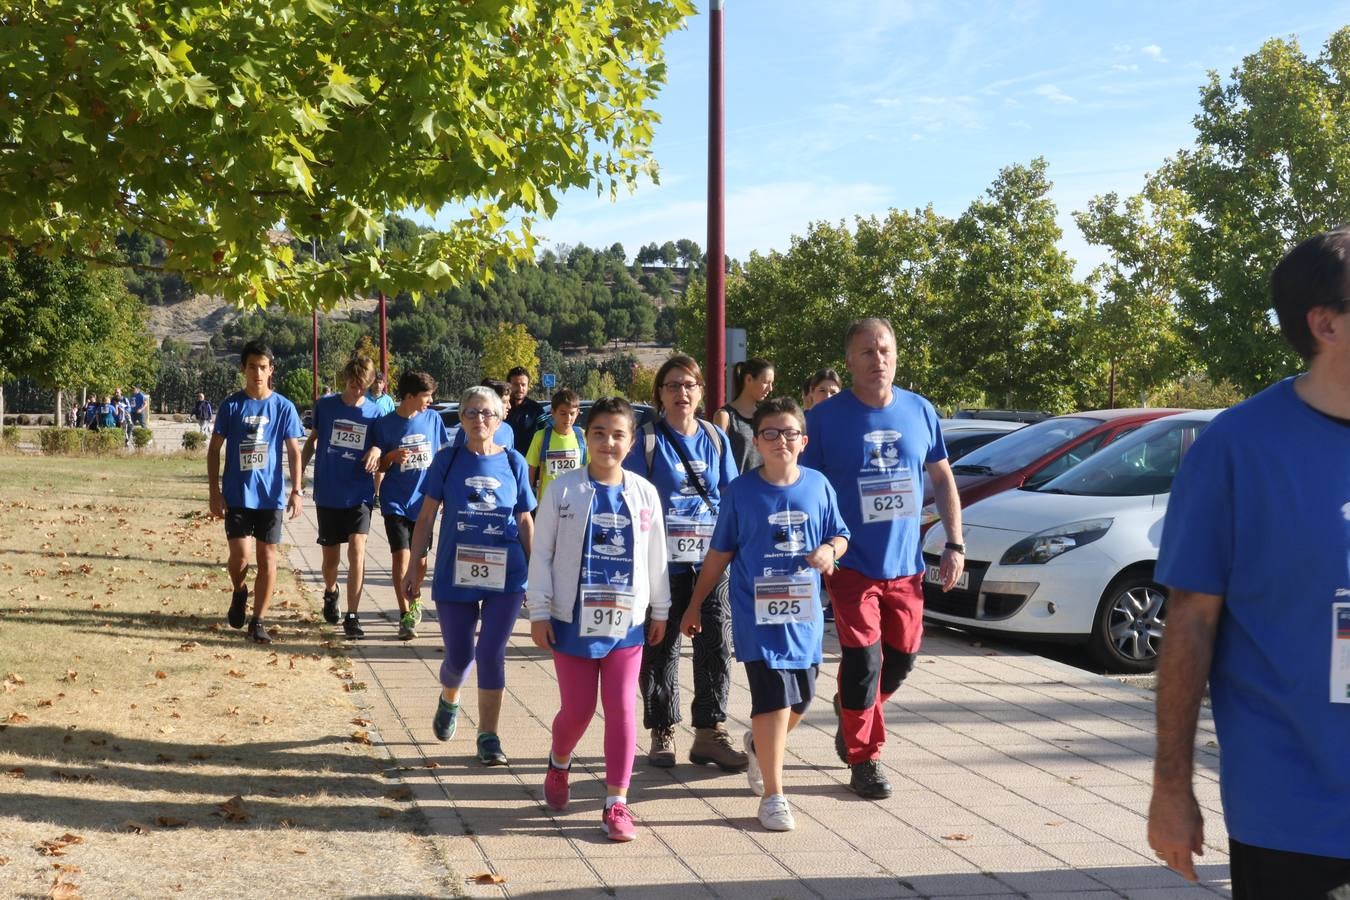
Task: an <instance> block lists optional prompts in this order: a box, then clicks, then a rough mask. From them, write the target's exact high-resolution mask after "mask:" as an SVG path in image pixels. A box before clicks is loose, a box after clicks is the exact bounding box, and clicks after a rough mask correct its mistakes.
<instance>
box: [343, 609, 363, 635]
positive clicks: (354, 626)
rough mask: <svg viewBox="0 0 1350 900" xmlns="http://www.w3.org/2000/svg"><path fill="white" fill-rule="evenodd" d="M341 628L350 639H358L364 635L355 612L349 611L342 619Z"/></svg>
mask: <svg viewBox="0 0 1350 900" xmlns="http://www.w3.org/2000/svg"><path fill="white" fill-rule="evenodd" d="M342 630H343V631H344V632H346V634H347V637H349V638H351V639H352V640H354V641H355V640H358V639H360V638H363V637H365V636H366V633H365V631H363V630H362V628H361V620H360V619H358V618H357V617H356V613H354V612H349V613H347V615H346V616H345V617H344V618H343V620H342Z"/></svg>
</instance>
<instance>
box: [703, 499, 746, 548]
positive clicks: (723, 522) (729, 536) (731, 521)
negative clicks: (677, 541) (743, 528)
mask: <svg viewBox="0 0 1350 900" xmlns="http://www.w3.org/2000/svg"><path fill="white" fill-rule="evenodd" d="M739 493H740V491H737V490H728V491H727V492H726V493H725V494H724V495H722V509H721V510H720V511H719V512H718V514H717V525H716V526H715V527H714V528H713V536H712V540H711V541H709V542H708V546H709V547H711V548H712V549H713V550H716V551H717V552H718V553H730V554H732V555H735V553H736V548H737V547H738V546H739V545H740V539H739V537H738V535H739V532H740V528H739V527H738V526H737V522H736V495H737V494H739Z"/></svg>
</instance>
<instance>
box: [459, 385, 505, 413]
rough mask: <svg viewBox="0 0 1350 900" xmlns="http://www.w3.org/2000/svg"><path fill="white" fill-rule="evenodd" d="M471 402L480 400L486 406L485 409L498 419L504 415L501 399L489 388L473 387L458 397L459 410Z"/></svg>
mask: <svg viewBox="0 0 1350 900" xmlns="http://www.w3.org/2000/svg"><path fill="white" fill-rule="evenodd" d="M471 400H482V401H484V402H485V403H486V404H487V408H488V409H490V410H492V411H493V412H495V413H496V414H497V416H498V417H499V418H500V417H502V416H504V415H505V414H506V412H505V410H503V409H502V398H501V397H500V396H499V395H498V394H497V392H496V391H494V390H493V389H492V388H490V387H483V386H482V385H481V384H478V385H474V386H473V387H471V388H469V389H468V390H467V391H465V392H464V393H463V394H460V397H459V408H460V409H463V408H464V407H466V406H468V405H469V401H471Z"/></svg>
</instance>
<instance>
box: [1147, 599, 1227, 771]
mask: <svg viewBox="0 0 1350 900" xmlns="http://www.w3.org/2000/svg"><path fill="white" fill-rule="evenodd" d="M1168 606H1169V607H1170V609H1169V610H1168V615H1167V631H1166V634H1165V635H1164V637H1163V643H1162V653H1161V655H1160V657H1159V660H1158V698H1157V716H1158V751H1157V754H1156V755H1155V757H1154V760H1153V779H1154V782H1155V784H1168V785H1175V786H1185V787H1187V788H1189V786H1190V783H1191V773H1192V771H1193V769H1194V766H1195V728H1196V722H1197V720H1198V719H1199V717H1200V701H1201V698H1203V697H1204V693H1205V684H1206V682H1207V681H1208V680H1209V667H1210V663H1211V661H1212V660H1213V658H1214V638H1215V635H1216V634H1217V633H1218V626H1219V613H1220V611H1221V609H1222V606H1223V600H1222V598H1220V597H1216V596H1214V595H1212V594H1197V593H1193V592H1191V591H1177V590H1174V591H1172V592H1171V596H1170V597H1169V599H1168Z"/></svg>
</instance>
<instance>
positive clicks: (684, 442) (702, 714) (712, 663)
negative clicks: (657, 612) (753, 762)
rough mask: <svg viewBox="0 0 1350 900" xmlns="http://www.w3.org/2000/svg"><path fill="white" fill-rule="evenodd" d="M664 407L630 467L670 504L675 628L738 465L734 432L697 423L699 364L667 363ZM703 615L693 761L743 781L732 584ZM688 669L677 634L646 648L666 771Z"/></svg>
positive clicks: (652, 720) (645, 679)
mask: <svg viewBox="0 0 1350 900" xmlns="http://www.w3.org/2000/svg"><path fill="white" fill-rule="evenodd" d="M654 400H655V406H656V410H657V412H658V413H659V414H660V418H659V419H658V420H657V422H656V425H655V426H650V425H649V426H646V427H645V428H644V429H643V433H642V435H641V438H642V439H641V440H639V441H638V442H637V443H636V444H635V445H634V446H633V450H632V452H631V453H629V454H628V459H627V460H626V461H625V462H624V467H625V468H626V469H628V470H629V471H631V472H636V473H637V474H639V475H641V476H642V477H644V478H646V479H647V480H649V481H651V482H652V483H653V484H654V485H656V490H657V493H658V494H659V495H660V497H661V500H662V502H663V503H664V504H665V516H666V522H665V524H666V550H667V553H668V554H669V556H670V575H669V578H670V618H671V620H672V621H676V622H678V621H679V620H680V618H681V617H682V616H683V615H684V611H685V608H686V607H687V606H688V604H689V596H690V594H691V592H692V591H693V589H694V581H695V579H696V578H697V577H698V571H699V568H700V567H701V566H702V565H703V558H704V556H705V555H706V554H707V552H708V544H709V541H710V540H711V539H712V533H713V527H714V526H715V525H716V524H717V511H718V507H719V506H720V505H721V496H722V491H723V489H725V488H726V486H727V485H728V484H730V483H731V480H732V479H733V478H735V477H736V463H735V460H734V457H733V455H732V451H731V442H730V441H729V440H728V438H727V435H726V432H724V431H723V430H722V429H720V428H718V427H717V426H715V425H713V424H712V423H711V422H708V421H706V420H703V419H699V418H698V417H697V415H696V412H697V410H698V408H699V405H700V404H701V403H702V402H703V372H702V370H700V369H699V366H698V363H697V362H695V361H694V359H693V358H691V357H689V356H685V355H683V354H679V355H676V356H672V357H671V358H670V359H668V360H666V362H665V363H664V364H663V365H662V366H661V368H660V369H658V370H657V372H656V390H655V398H654ZM702 612H703V627H702V629H701V630H700V632H699V633H698V635H697V636H695V637H694V638H693V644H694V700H693V704H692V706H691V712H692V715H693V724H694V743H693V745H692V746H691V747H690V748H689V761H690V762H692V763H695V764H697V765H708V764H713V765H716V766H718V767H719V768H721V769H722V770H723V771H726V772H742V771H744V770H745V767H746V766H747V765H748V760H747V759H746V756H745V754H744V753H742V752H741V751H739V750H737V749H736V748H735V747H734V746H733V745H732V743H731V738H730V736H729V735H728V734H727V730H726V726H725V725H724V724H723V723H724V722H726V718H727V691H728V688H729V687H730V685H731V675H730V672H729V667H730V657H731V610H730V605H729V597H728V587H727V580H726V578H725V577H723V578H722V579H721V580H720V581H719V582H718V584H717V588H716V590H715V591H714V593H713V596H711V597H709V598H708V602H706V603H704V604H703V609H702ZM679 665H680V633H679V630H678V629H676V628H668V629H666V633H665V636H664V638H663V639H662V640H661V641H660V642H658V643H656V644H651V643H648V644H646V645H645V646H644V649H643V653H642V670H641V672H640V673H639V675H638V688H639V690H640V691H641V693H642V707H643V721H644V723H645V725H644V727H646V728H647V729H649V730H650V731H651V750H650V752H649V753H648V754H647V762H648V763H649V764H650V765H653V766H657V767H660V768H670V767H671V766H673V765H675V726H676V725H677V724H679V722H680V720H681V716H680V682H679Z"/></svg>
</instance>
